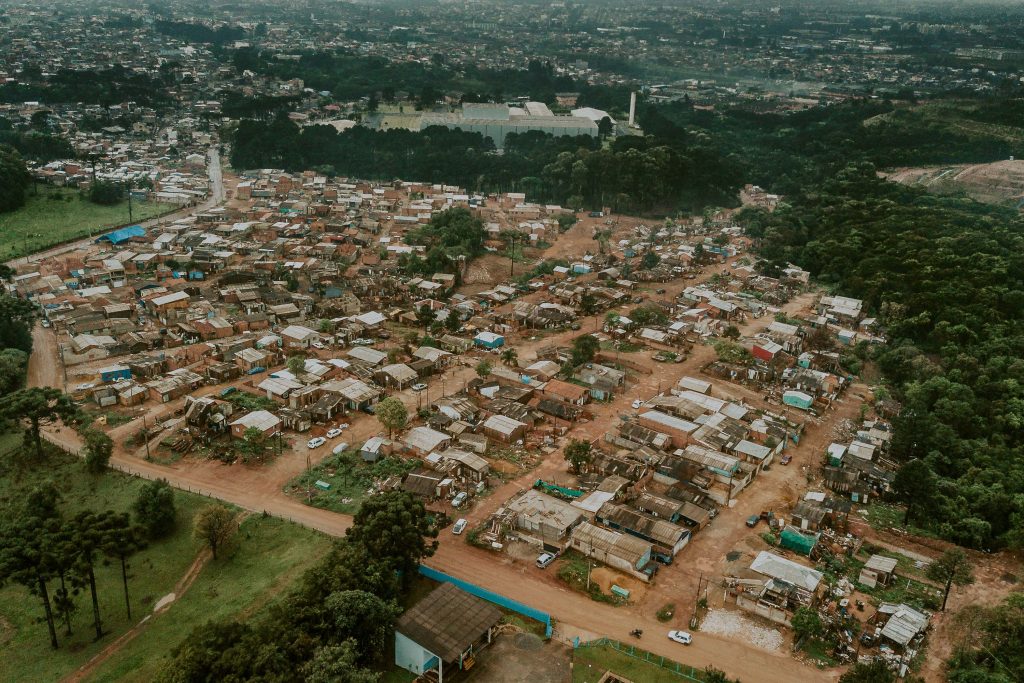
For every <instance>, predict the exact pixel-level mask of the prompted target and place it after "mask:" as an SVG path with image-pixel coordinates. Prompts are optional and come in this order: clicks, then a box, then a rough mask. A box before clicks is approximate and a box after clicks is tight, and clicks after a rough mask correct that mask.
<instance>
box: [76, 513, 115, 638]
mask: <svg viewBox="0 0 1024 683" xmlns="http://www.w3.org/2000/svg"><path fill="white" fill-rule="evenodd" d="M112 514H113V513H111V512H104V513H95V512H90V511H82V512H79V513H78V514H77V515H75V517H74V518H73V519H72V520H71V528H72V529H73V530H74V535H75V547H76V549H77V551H78V553H77V555H76V563H75V565H76V566H75V568H76V571H77V573H78V575H79V576H80V577H81V579H82V581H83V583H85V585H86V586H88V587H89V596H90V597H91V598H92V625H93V628H94V629H95V630H96V640H99V639H100V638H102V637H103V621H102V618H101V617H100V600H99V592H98V590H97V588H96V562H97V560H98V559H99V558H98V556H99V553H100V549H101V548H102V546H103V542H104V540H105V536H106V533H107V531H108V529H109V525H110V518H111V515H112Z"/></svg>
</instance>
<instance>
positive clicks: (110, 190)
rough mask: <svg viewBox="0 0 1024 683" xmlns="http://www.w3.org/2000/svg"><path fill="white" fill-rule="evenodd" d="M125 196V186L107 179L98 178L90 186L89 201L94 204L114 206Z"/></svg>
mask: <svg viewBox="0 0 1024 683" xmlns="http://www.w3.org/2000/svg"><path fill="white" fill-rule="evenodd" d="M123 198H124V188H123V187H122V186H121V185H119V184H117V183H111V182H108V181H106V180H97V181H96V182H94V183H93V184H92V186H91V187H90V188H89V201H90V202H92V203H93V204H102V205H104V206H113V205H114V204H117V203H118V202H120V201H121V199H123Z"/></svg>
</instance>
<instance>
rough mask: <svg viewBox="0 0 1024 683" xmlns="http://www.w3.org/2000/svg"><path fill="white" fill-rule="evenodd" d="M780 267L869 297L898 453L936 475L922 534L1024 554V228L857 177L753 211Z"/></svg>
mask: <svg viewBox="0 0 1024 683" xmlns="http://www.w3.org/2000/svg"><path fill="white" fill-rule="evenodd" d="M744 222H745V224H746V227H747V231H748V233H749V234H750V235H752V236H754V237H756V238H759V239H760V240H761V253H762V254H763V256H764V257H766V258H767V259H769V260H770V261H772V262H773V263H774V264H781V263H784V262H786V261H792V262H794V263H798V264H801V265H802V266H803V267H805V268H807V269H808V270H809V271H810V272H811V273H812V274H813V275H814V277H815V278H816V279H817V280H818V281H819V282H822V283H824V284H826V285H828V286H830V288H831V289H833V290H834V291H836V292H837V293H842V294H843V295H846V296H853V297H858V298H862V299H864V301H865V305H866V307H867V308H868V309H869V310H870V311H873V312H875V313H877V314H878V316H879V317H880V319H881V322H882V324H883V326H884V327H885V329H886V330H887V335H888V343H887V344H886V345H884V346H879V347H874V348H868V347H867V346H866V344H865V345H862V346H861V347H860V348H859V349H858V353H859V354H860V355H861V356H862V357H863V358H865V359H869V360H872V361H873V362H875V363H877V366H878V368H879V369H880V370H881V372H882V374H883V377H884V379H885V383H886V386H887V387H888V388H889V390H891V392H892V393H893V395H894V397H895V398H896V399H897V400H899V401H900V402H901V403H902V406H903V409H902V413H901V414H900V416H899V417H898V418H896V420H895V423H894V427H895V435H894V440H893V444H892V452H893V455H894V456H895V457H896V458H897V459H898V460H900V461H902V462H910V461H912V460H915V459H917V460H921V461H923V462H924V463H925V464H927V466H928V470H927V471H926V472H925V474H926V476H924V477H918V478H917V481H916V483H915V485H914V486H913V487H912V488H911V489H910V490H907V491H906V492H905V493H904V495H905V496H906V497H907V500H908V501H910V500H912V501H913V503H914V511H915V519H914V520H913V521H914V522H915V523H916V524H918V525H919V526H921V527H924V528H926V529H930V530H932V531H934V532H936V533H938V534H940V535H941V536H942V537H944V538H947V539H949V540H953V541H955V542H957V543H960V544H963V545H966V546H970V547H974V548H983V549H988V548H997V547H1001V546H1003V545H1007V544H1012V545H1021V544H1024V360H1022V357H1024V325H1022V321H1024V218H1022V217H1021V216H1020V215H1019V213H1018V212H1016V211H1013V210H1011V209H1003V208H998V207H992V206H986V205H983V204H979V203H976V202H973V201H970V200H963V199H950V198H939V197H934V196H931V195H927V194H924V193H923V192H921V191H919V190H916V189H912V188H907V187H903V186H901V185H897V184H894V183H890V182H887V181H884V180H882V179H880V178H878V177H877V174H876V172H875V168H874V166H872V165H870V164H867V163H860V164H855V165H850V166H848V167H846V168H845V169H843V170H842V171H841V172H839V173H838V174H837V175H836V176H835V178H833V179H830V180H826V181H824V182H822V183H819V184H817V185H814V186H809V187H807V188H805V189H804V191H803V192H800V193H798V194H796V195H793V196H792V197H789V198H787V203H786V204H784V205H783V206H781V207H780V208H779V209H778V210H777V211H776V212H775V213H773V214H770V215H769V214H765V213H761V212H751V211H747V212H745V213H744Z"/></svg>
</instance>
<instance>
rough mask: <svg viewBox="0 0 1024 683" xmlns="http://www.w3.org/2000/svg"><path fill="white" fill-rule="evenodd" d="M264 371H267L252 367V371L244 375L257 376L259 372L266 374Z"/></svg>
mask: <svg viewBox="0 0 1024 683" xmlns="http://www.w3.org/2000/svg"><path fill="white" fill-rule="evenodd" d="M266 370H267V369H266V368H261V367H259V366H258V365H257V366H256V367H254V368H253V369H252V370H250V371H249V372H247V373H245V374H247V375H258V374H260V373H261V372H266Z"/></svg>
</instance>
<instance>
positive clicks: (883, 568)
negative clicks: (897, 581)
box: [857, 555, 897, 588]
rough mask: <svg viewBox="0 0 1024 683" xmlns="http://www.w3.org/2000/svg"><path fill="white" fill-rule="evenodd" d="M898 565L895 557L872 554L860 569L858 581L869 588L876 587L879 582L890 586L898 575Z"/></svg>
mask: <svg viewBox="0 0 1024 683" xmlns="http://www.w3.org/2000/svg"><path fill="white" fill-rule="evenodd" d="M896 565H897V560H896V558H895V557H886V556H885V555H872V556H871V557H870V558H869V559H868V561H867V562H866V563H865V564H864V568H863V569H861V570H860V576H859V577H858V578H857V582H858V583H861V584H863V585H865V586H867V587H868V588H875V587H876V586H878V585H879V584H881V585H883V586H888V585H889V582H890V581H892V580H893V578H895V576H896Z"/></svg>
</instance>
